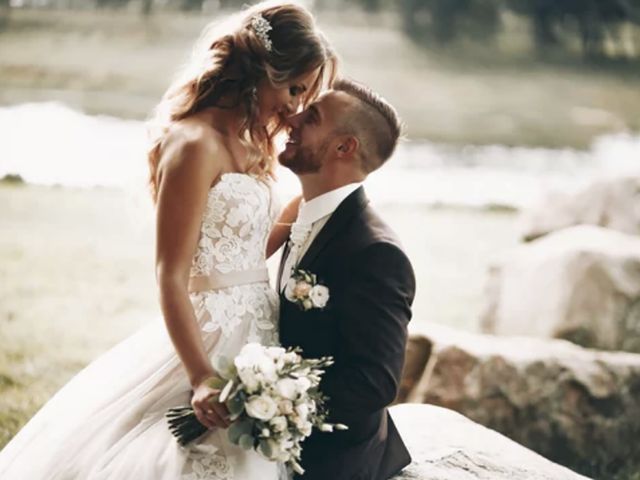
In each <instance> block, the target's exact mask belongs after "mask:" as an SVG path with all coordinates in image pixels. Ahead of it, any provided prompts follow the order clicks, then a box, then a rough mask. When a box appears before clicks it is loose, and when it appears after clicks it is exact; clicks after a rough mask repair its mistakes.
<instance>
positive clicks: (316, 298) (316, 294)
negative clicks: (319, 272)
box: [309, 285, 329, 308]
mask: <svg viewBox="0 0 640 480" xmlns="http://www.w3.org/2000/svg"><path fill="white" fill-rule="evenodd" d="M309 298H310V299H311V301H312V302H313V304H314V305H315V306H316V307H317V308H324V307H326V306H327V302H328V301H329V289H328V288H327V287H325V286H324V285H316V286H315V287H313V288H312V289H311V292H309Z"/></svg>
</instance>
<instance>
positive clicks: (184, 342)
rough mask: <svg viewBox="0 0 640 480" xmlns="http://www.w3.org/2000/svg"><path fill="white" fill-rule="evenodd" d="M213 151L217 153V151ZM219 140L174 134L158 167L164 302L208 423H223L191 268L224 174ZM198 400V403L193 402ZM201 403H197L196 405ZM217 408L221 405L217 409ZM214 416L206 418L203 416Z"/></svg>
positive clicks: (159, 262)
mask: <svg viewBox="0 0 640 480" xmlns="http://www.w3.org/2000/svg"><path fill="white" fill-rule="evenodd" d="M212 150H213V152H212ZM215 151H216V145H215V140H206V139H188V138H185V135H184V134H180V133H178V134H172V135H171V136H170V137H169V138H168V139H167V141H165V144H164V148H163V154H162V156H161V159H160V164H159V168H158V171H159V173H158V199H157V226H156V277H157V281H158V285H159V290H160V306H161V308H162V313H163V315H164V319H165V323H166V327H167V330H168V332H169V335H170V337H171V340H172V342H173V345H174V347H175V349H176V352H177V353H178V356H179V357H180V360H181V361H182V363H183V365H184V367H185V369H186V371H187V375H188V377H189V381H190V382H191V385H192V386H193V389H194V401H193V402H195V401H196V400H197V402H199V403H198V405H202V408H201V411H200V412H199V411H198V408H196V414H197V415H198V418H199V419H200V420H201V421H202V422H203V423H204V424H205V425H206V426H208V427H213V426H222V425H224V424H225V423H226V420H225V419H220V418H218V416H217V415H216V413H217V412H216V411H211V408H210V407H207V406H206V405H207V403H206V402H207V401H208V400H209V399H210V398H211V397H212V396H213V395H215V393H216V392H215V391H214V390H213V389H211V388H208V387H206V386H205V385H203V381H204V380H206V379H208V378H210V377H212V376H214V375H215V374H216V372H215V371H214V369H213V367H212V365H211V362H210V361H209V358H208V356H207V353H206V351H205V348H204V344H203V341H202V334H201V332H200V328H199V327H198V324H197V321H196V318H195V313H194V311H193V306H192V305H191V301H190V299H189V292H188V282H189V271H190V268H191V262H192V258H193V254H194V252H195V249H196V246H197V242H198V237H199V232H200V224H201V221H202V215H203V213H204V209H205V206H206V201H207V195H208V192H209V189H210V187H211V184H212V183H213V181H214V179H216V178H217V177H218V175H219V174H220V166H219V165H217V162H212V161H211V158H215V156H214V155H215ZM193 402H192V403H193ZM194 407H196V404H194ZM215 410H217V408H216V409H215ZM207 415H208V418H201V416H204V417H207Z"/></svg>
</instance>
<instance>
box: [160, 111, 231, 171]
mask: <svg viewBox="0 0 640 480" xmlns="http://www.w3.org/2000/svg"><path fill="white" fill-rule="evenodd" d="M223 140H224V139H223V138H222V136H221V135H220V133H219V132H217V131H216V130H215V129H213V128H212V127H211V126H210V125H207V124H206V123H204V122H202V121H201V120H200V119H197V118H187V119H184V120H181V121H178V122H175V123H174V124H172V125H171V126H170V127H169V130H168V131H167V134H166V135H165V138H164V139H163V141H162V144H161V145H160V165H159V168H160V169H161V170H163V169H166V168H171V167H179V166H186V165H185V164H188V165H189V166H191V167H196V168H198V167H200V168H205V169H211V170H223V169H224V167H225V165H226V163H227V162H228V156H229V155H228V152H227V149H226V146H225V143H224V141H223ZM194 164H198V165H194ZM207 167H208V168H207Z"/></svg>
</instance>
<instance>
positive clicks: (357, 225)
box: [350, 204, 404, 254]
mask: <svg viewBox="0 0 640 480" xmlns="http://www.w3.org/2000/svg"><path fill="white" fill-rule="evenodd" d="M350 230H351V231H350V236H351V237H352V238H354V239H355V245H354V246H355V247H356V250H365V249H367V250H371V249H381V248H384V249H392V250H399V251H400V252H402V253H403V254H404V248H403V247H402V243H401V241H400V239H399V237H398V235H397V234H396V232H394V230H393V229H392V228H391V227H390V226H389V225H388V224H387V222H385V220H384V219H383V218H382V217H381V216H380V214H379V213H378V212H377V211H376V210H375V209H374V208H373V207H372V206H371V205H370V204H368V205H366V206H365V207H364V208H363V209H362V211H361V213H360V215H358V216H357V218H356V219H355V221H353V222H352V223H351V229H350ZM385 247H386V248H385Z"/></svg>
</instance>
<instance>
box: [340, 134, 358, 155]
mask: <svg viewBox="0 0 640 480" xmlns="http://www.w3.org/2000/svg"><path fill="white" fill-rule="evenodd" d="M359 148H360V142H359V140H358V139H357V138H356V137H354V136H353V135H345V136H344V137H341V138H340V139H339V141H338V145H337V146H336V153H337V154H338V158H342V159H349V158H351V157H353V156H354V155H355V154H356V153H357V152H358V149H359Z"/></svg>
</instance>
